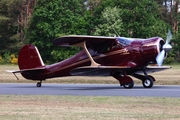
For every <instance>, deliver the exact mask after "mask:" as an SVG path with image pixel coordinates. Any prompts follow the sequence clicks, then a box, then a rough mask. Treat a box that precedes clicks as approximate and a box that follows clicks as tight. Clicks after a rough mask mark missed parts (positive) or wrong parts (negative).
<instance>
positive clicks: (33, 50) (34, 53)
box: [18, 44, 44, 70]
mask: <svg viewBox="0 0 180 120" xmlns="http://www.w3.org/2000/svg"><path fill="white" fill-rule="evenodd" d="M18 65H19V69H20V70H22V69H31V68H36V67H41V66H44V62H43V60H42V58H41V56H40V54H39V51H38V49H37V47H36V46H34V45H32V44H28V45H25V46H24V47H22V48H21V50H20V52H19V55H18Z"/></svg>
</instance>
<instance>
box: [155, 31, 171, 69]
mask: <svg viewBox="0 0 180 120" xmlns="http://www.w3.org/2000/svg"><path fill="white" fill-rule="evenodd" d="M171 39H172V34H171V31H170V30H168V34H167V39H166V43H165V44H164V45H163V47H162V50H161V52H160V53H159V54H158V55H157V57H156V62H157V64H158V66H161V65H162V63H163V60H164V56H165V54H166V53H168V52H169V51H170V50H171V49H172V46H171V45H170V44H169V42H170V40H171Z"/></svg>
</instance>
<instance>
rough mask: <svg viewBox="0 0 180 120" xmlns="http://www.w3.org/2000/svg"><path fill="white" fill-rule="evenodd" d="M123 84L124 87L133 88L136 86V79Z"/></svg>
mask: <svg viewBox="0 0 180 120" xmlns="http://www.w3.org/2000/svg"><path fill="white" fill-rule="evenodd" d="M123 86H124V88H127V89H131V88H133V87H134V81H133V80H132V82H130V83H125V84H124V85H123Z"/></svg>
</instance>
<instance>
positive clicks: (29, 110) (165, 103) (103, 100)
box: [0, 95, 180, 120]
mask: <svg viewBox="0 0 180 120" xmlns="http://www.w3.org/2000/svg"><path fill="white" fill-rule="evenodd" d="M0 119H3V120H11V119H17V120H24V119H26V120H34V119H36V120H42V119H43V120H120V119H122V120H137V119H138V120H154V119H158V120H171V119H172V120H174V119H180V99H177V98H154V97H92V96H91V97H87V96H15V95H0Z"/></svg>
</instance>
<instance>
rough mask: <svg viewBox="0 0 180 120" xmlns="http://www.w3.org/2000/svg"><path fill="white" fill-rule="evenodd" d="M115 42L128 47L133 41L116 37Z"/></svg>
mask: <svg viewBox="0 0 180 120" xmlns="http://www.w3.org/2000/svg"><path fill="white" fill-rule="evenodd" d="M117 41H118V42H119V44H121V45H122V46H127V45H130V44H131V43H132V41H133V39H131V38H125V37H118V38H117Z"/></svg>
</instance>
